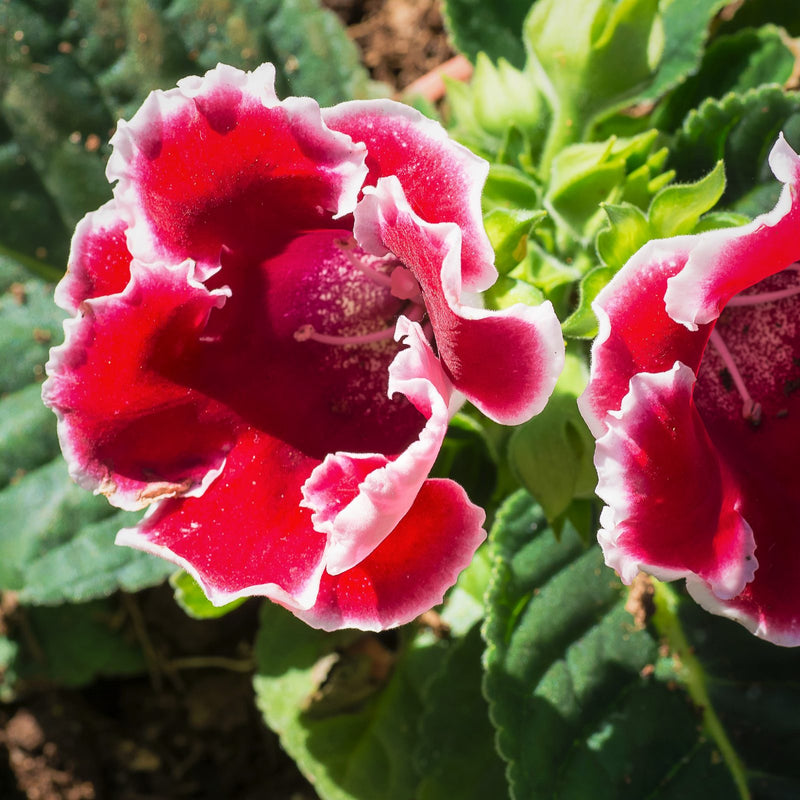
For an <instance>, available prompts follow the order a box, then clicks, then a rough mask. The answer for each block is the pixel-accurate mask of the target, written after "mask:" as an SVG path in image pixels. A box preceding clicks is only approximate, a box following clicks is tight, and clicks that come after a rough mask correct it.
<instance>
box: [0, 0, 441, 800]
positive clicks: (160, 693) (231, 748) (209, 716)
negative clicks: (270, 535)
mask: <svg viewBox="0 0 800 800" xmlns="http://www.w3.org/2000/svg"><path fill="white" fill-rule="evenodd" d="M324 3H325V5H327V6H328V7H329V8H331V9H332V10H334V11H335V12H336V13H337V14H338V15H339V16H340V18H341V19H342V20H343V22H344V24H345V25H346V26H347V28H348V32H349V33H350V35H351V36H352V38H353V39H354V41H355V42H356V43H357V44H358V46H359V47H360V48H361V50H362V52H363V54H364V55H363V58H364V63H365V65H366V66H367V67H368V69H369V70H370V73H371V75H372V77H373V78H374V79H376V80H379V81H383V82H385V83H387V84H389V85H390V86H391V87H392V88H393V89H394V90H395V91H400V90H402V89H403V88H405V87H406V86H407V85H408V84H410V83H411V82H412V81H414V80H415V79H416V78H418V77H420V76H421V75H423V74H425V73H427V72H428V71H429V70H431V69H433V68H434V67H436V66H438V65H439V64H441V63H442V62H444V61H446V60H447V59H448V58H450V57H451V56H452V55H453V52H452V50H451V48H450V45H449V43H448V41H447V36H446V33H445V31H444V29H443V26H442V18H441V14H440V11H439V2H438V0H324ZM127 602H128V603H130V602H131V601H130V599H129V600H128V601H127ZM133 602H135V603H136V605H137V607H138V609H139V610H140V611H141V620H142V623H143V628H144V630H145V631H146V632H147V637H148V641H149V643H150V657H151V674H150V675H149V676H141V677H137V678H131V679H125V680H112V679H106V680H100V681H97V682H95V683H94V684H92V685H91V686H89V687H88V688H84V689H81V690H65V689H61V688H58V687H35V688H34V687H30V688H29V690H28V691H25V692H23V693H22V694H21V695H20V697H19V698H18V700H17V701H16V702H14V703H10V704H6V705H0V798H2V800H22V799H23V798H27V799H28V800H229V799H230V800H315V798H316V794H315V793H314V791H313V789H312V788H311V787H310V785H309V784H308V783H307V782H306V781H305V779H304V778H303V777H302V776H301V775H300V774H299V772H298V771H297V768H296V767H295V765H294V763H293V762H292V761H291V760H290V759H289V758H288V756H286V755H285V753H283V751H282V750H281V748H280V745H279V743H278V739H277V737H276V736H275V734H273V733H272V732H271V731H269V730H268V729H267V728H266V727H265V726H264V724H263V721H262V720H261V717H260V714H259V713H258V711H257V710H256V708H255V705H254V699H253V689H252V683H251V681H252V674H251V672H250V671H248V669H247V659H248V657H249V655H248V653H249V647H250V646H251V643H252V641H253V638H254V636H255V630H256V611H257V603H256V602H254V601H251V602H250V603H248V604H246V605H245V606H243V607H242V608H241V609H238V610H237V611H235V612H234V613H233V614H230V615H228V616H226V617H224V618H223V619H221V620H217V621H206V622H196V621H193V620H190V619H189V618H188V617H186V616H185V615H184V614H183V612H182V611H181V610H180V609H178V608H177V606H176V605H175V603H174V601H173V599H172V595H171V591H170V590H169V589H168V588H167V587H161V588H159V589H154V590H150V591H148V592H144V593H142V594H140V595H138V596H137V597H136V598H134V600H133ZM1 616H2V615H0V617H1ZM187 657H191V658H192V659H193V661H192V662H187V661H186V660H185V659H186V658H187ZM198 657H200V661H198V660H197V658H198ZM219 658H223V659H229V660H230V665H231V666H235V667H236V668H235V669H223V668H220V667H219V666H210V665H213V664H215V663H216V662H215V661H214V659H219ZM181 659H184V660H183V662H181ZM203 659H205V660H206V664H207V665H208V666H205V667H204V666H202V664H203ZM209 659H210V660H209ZM181 663H183V665H184V666H183V668H172V667H170V665H176V664H177V665H178V666H180V664H181ZM188 664H191V666H188Z"/></svg>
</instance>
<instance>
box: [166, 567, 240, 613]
mask: <svg viewBox="0 0 800 800" xmlns="http://www.w3.org/2000/svg"><path fill="white" fill-rule="evenodd" d="M174 569H175V568H174V567H172V566H171V567H170V572H172V575H171V576H170V579H169V583H170V586H172V588H173V589H174V590H175V601H176V602H177V604H178V605H179V606H180V607H181V608H182V609H183V610H184V611H185V612H186V613H187V614H188V615H189V616H190V617H192V618H193V619H217V618H219V617H224V616H225V615H226V614H228V613H230V612H231V611H233V610H234V609H235V608H238V607H239V606H240V605H241V604H242V603H244V601H245V598H244V597H240V598H239V599H238V600H234V601H233V602H232V603H226V604H225V605H224V606H215V605H212V604H211V601H210V600H209V599H208V598H207V597H206V596H205V594H204V593H203V590H202V589H201V588H200V584H199V583H198V582H197V581H196V580H195V579H194V578H193V577H192V576H191V575H190V574H189V573H188V572H184V571H183V570H179V571H178V572H175V571H174Z"/></svg>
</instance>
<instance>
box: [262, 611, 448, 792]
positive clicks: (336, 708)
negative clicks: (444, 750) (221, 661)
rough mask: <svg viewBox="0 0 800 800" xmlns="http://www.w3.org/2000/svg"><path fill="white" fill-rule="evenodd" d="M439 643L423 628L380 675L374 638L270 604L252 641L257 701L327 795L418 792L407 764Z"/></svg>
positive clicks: (438, 654)
mask: <svg viewBox="0 0 800 800" xmlns="http://www.w3.org/2000/svg"><path fill="white" fill-rule="evenodd" d="M444 647H445V645H444V644H442V643H438V642H436V641H435V640H434V639H433V637H432V636H431V635H430V634H419V635H417V636H416V637H414V638H413V639H411V641H407V642H406V644H405V646H404V647H402V649H401V650H400V652H399V653H398V654H397V656H396V661H395V663H394V665H393V667H392V669H391V672H390V674H388V675H385V674H384V675H382V677H379V678H377V679H376V678H375V677H371V676H370V674H371V672H372V673H373V675H374V670H375V669H377V668H379V667H380V664H379V661H380V659H377V658H376V657H375V655H374V654H375V653H376V650H375V649H374V648H377V653H382V652H383V651H382V645H381V643H380V640H379V639H378V638H376V637H374V636H372V635H369V634H368V635H365V636H359V635H358V634H356V633H354V632H352V631H350V632H341V633H339V634H335V635H329V634H325V633H322V632H321V631H316V630H313V629H311V628H309V627H308V626H307V625H305V624H304V623H302V622H300V621H299V620H297V619H296V618H294V617H293V616H291V614H289V612H287V611H286V610H284V609H282V608H280V607H278V606H276V605H273V604H271V603H266V604H265V606H264V609H263V612H262V617H261V627H260V630H259V634H258V638H257V640H256V646H255V655H256V661H257V670H256V676H255V679H254V685H255V690H256V701H257V703H258V707H259V708H260V709H261V711H262V713H263V714H264V718H265V719H266V721H267V724H268V725H269V726H270V727H271V728H272V729H273V730H275V731H276V732H277V733H278V735H279V736H280V739H281V744H282V746H283V748H284V750H286V752H287V753H289V755H290V756H291V757H292V758H293V759H294V760H295V761H296V762H297V765H298V766H299V767H300V769H301V770H302V771H303V772H304V773H305V775H306V776H307V777H308V779H309V780H310V781H311V782H312V783H313V784H314V788H315V790H316V791H317V792H318V793H319V795H320V797H322V798H323V800H355V799H356V798H358V799H359V800H360V799H361V798H372V797H380V798H381V800H394V799H395V798H397V800H408V798H410V797H415V796H416V786H417V780H418V778H417V775H416V773H415V772H414V770H413V769H411V768H410V767H411V762H412V755H413V752H414V748H415V746H416V741H417V733H416V732H417V722H418V719H419V716H420V714H421V713H422V710H423V707H424V706H423V698H422V691H423V688H424V686H425V684H426V683H427V682H428V681H429V680H430V678H431V677H432V675H433V673H434V671H435V669H436V667H437V666H438V664H439V662H440V659H441V657H442V653H443V648H444ZM383 655H387V654H386V653H383ZM304 709H305V710H304Z"/></svg>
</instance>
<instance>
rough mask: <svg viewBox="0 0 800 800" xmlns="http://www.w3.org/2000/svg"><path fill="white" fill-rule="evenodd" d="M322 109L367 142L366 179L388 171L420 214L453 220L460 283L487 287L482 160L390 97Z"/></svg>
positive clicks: (335, 124) (492, 273)
mask: <svg viewBox="0 0 800 800" xmlns="http://www.w3.org/2000/svg"><path fill="white" fill-rule="evenodd" d="M322 114H323V117H324V119H325V122H326V123H327V124H328V125H329V126H330V127H331V128H333V129H334V130H337V131H342V132H343V133H346V134H348V135H349V136H351V137H352V139H353V141H355V142H364V143H365V144H366V145H367V153H368V155H367V166H368V167H369V176H368V177H367V181H366V182H367V184H368V185H370V186H374V185H375V184H376V183H377V181H378V180H379V179H380V178H382V177H387V176H389V175H394V176H396V177H397V179H398V180H399V182H400V185H401V186H402V187H403V191H404V192H405V194H406V197H407V198H408V201H409V203H410V204H411V206H412V207H413V208H414V210H415V211H416V213H417V214H419V216H420V217H421V218H422V219H424V220H425V221H426V222H433V223H435V222H454V223H456V224H457V225H458V227H459V228H460V229H461V233H462V252H461V268H462V271H463V275H462V280H463V284H464V288H465V289H468V290H469V291H474V292H479V291H483V290H484V289H488V288H489V287H490V286H491V285H492V284H493V283H494V282H495V280H497V270H496V269H495V268H494V266H493V265H494V251H493V250H492V247H491V245H490V244H489V239H488V237H487V236H486V232H485V230H484V228H483V214H482V213H481V192H482V190H483V184H484V183H485V181H486V176H487V175H488V172H489V165H488V164H487V162H486V161H484V160H483V159H482V158H478V156H476V155H474V154H473V153H471V152H470V151H469V150H467V148H465V147H463V146H462V145H460V144H458V143H457V142H455V141H453V140H452V139H451V138H450V137H449V136H448V135H447V132H446V131H445V130H444V128H442V126H441V125H440V124H439V123H438V122H435V121H434V120H432V119H429V118H428V117H426V116H424V115H423V114H420V112H419V111H417V110H416V109H413V108H410V107H409V106H406V105H403V104H401V103H396V102H394V101H392V100H379V101H376V100H368V101H358V100H356V101H351V102H347V103H341V104H339V105H337V106H334V107H333V108H326V109H323V111H322Z"/></svg>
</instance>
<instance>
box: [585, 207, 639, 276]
mask: <svg viewBox="0 0 800 800" xmlns="http://www.w3.org/2000/svg"><path fill="white" fill-rule="evenodd" d="M603 210H604V211H605V212H606V214H607V215H608V221H609V226H608V227H606V228H603V229H602V230H601V231H600V232H599V233H598V234H597V254H598V255H599V256H600V258H601V260H602V261H603V263H604V264H605V265H606V266H607V267H608V268H609V269H612V270H613V271H614V272H615V273H616V272H617V270H619V269H621V268H622V266H623V265H624V264H625V262H626V261H627V260H628V259H629V258H630V257H631V256H632V255H633V254H634V253H635V252H636V251H637V250H638V249H639V248H640V247H641V246H642V245H643V244H645V243H646V242H647V241H648V240H649V239H650V238H651V237H650V223H649V222H648V221H647V217H646V216H645V215H644V214H643V213H642V212H641V211H640V210H639V209H638V208H637V207H636V206H634V205H631V204H630V203H620V204H619V205H616V204H613V203H607V204H606V205H604V206H603ZM587 277H588V276H587ZM600 288H602V287H600Z"/></svg>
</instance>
